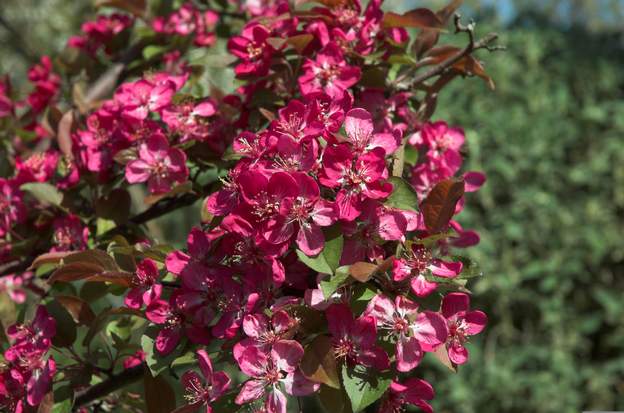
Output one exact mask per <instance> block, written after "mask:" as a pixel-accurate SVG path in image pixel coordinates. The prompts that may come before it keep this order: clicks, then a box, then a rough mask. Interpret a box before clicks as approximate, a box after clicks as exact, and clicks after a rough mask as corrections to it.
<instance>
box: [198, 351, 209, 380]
mask: <svg viewBox="0 0 624 413" xmlns="http://www.w3.org/2000/svg"><path fill="white" fill-rule="evenodd" d="M197 361H198V362H199V368H200V369H201V371H202V373H203V374H204V377H205V378H206V382H207V383H211V382H212V362H211V361H210V357H208V353H206V350H203V349H202V350H197Z"/></svg>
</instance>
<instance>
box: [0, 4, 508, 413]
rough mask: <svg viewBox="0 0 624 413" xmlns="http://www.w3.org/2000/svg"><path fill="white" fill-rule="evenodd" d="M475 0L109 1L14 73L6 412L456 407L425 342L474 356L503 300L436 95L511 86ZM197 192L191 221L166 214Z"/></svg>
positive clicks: (0, 213) (447, 354) (469, 183)
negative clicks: (475, 257)
mask: <svg viewBox="0 0 624 413" xmlns="http://www.w3.org/2000/svg"><path fill="white" fill-rule="evenodd" d="M460 3H461V1H458V0H455V1H452V2H450V4H448V5H447V6H446V7H444V8H443V9H441V10H438V11H432V10H429V9H425V8H418V9H415V10H412V11H409V12H407V13H403V14H399V13H394V12H391V11H388V10H387V9H385V8H382V4H381V0H370V1H369V2H368V3H367V4H360V1H359V0H320V2H318V3H316V2H308V1H305V0H304V1H296V2H288V1H286V0H254V1H252V0H228V1H225V0H224V1H214V2H213V1H187V2H180V1H173V2H167V1H156V0H153V1H152V0H149V1H148V0H100V1H98V2H97V5H98V8H99V12H100V14H99V15H98V16H97V17H96V18H95V19H94V20H92V21H88V22H85V23H84V24H83V25H82V28H81V30H80V33H78V34H77V35H75V36H73V37H71V38H70V39H68V40H67V46H66V48H65V50H64V51H62V53H59V55H58V56H55V57H53V58H52V57H48V56H44V57H42V58H41V60H40V62H39V63H38V64H36V65H35V66H34V67H32V69H30V71H29V72H28V81H29V83H30V85H29V86H28V88H27V89H26V90H24V91H23V92H22V91H17V90H14V89H13V88H12V87H11V79H10V77H9V76H4V77H3V78H1V81H0V143H1V145H0V162H1V163H2V164H3V165H4V167H2V168H0V274H1V277H0V291H1V294H2V297H3V303H4V304H3V308H10V309H14V310H15V311H13V312H11V311H8V312H7V311H5V312H4V313H8V314H3V317H2V321H3V323H6V324H5V325H3V326H2V332H3V334H2V335H0V345H1V346H2V353H3V359H2V362H1V363H0V407H1V408H2V411H8V412H15V413H21V412H58V413H60V412H70V411H79V412H87V411H119V412H126V411H127V412H135V411H147V412H149V413H154V412H156V413H159V412H171V411H176V412H191V411H196V410H197V411H207V412H211V411H214V412H234V411H239V410H240V411H245V412H246V411H257V412H270V413H285V412H286V411H287V410H288V409H290V410H291V411H295V410H297V411H303V410H306V409H307V410H309V409H310V408H308V407H306V406H313V405H314V406H316V405H320V406H323V408H324V409H326V410H327V411H328V412H358V411H363V410H367V411H379V412H384V413H386V412H387V413H390V412H398V411H401V410H402V409H403V408H405V406H406V405H408V404H411V405H414V406H416V407H417V408H419V409H421V410H422V411H425V412H431V411H433V407H432V405H435V401H433V402H432V399H434V384H435V383H433V384H432V383H429V382H428V381H427V380H426V379H427V377H424V374H423V373H424V371H421V369H420V368H419V366H420V364H421V361H422V360H423V358H425V357H428V358H431V359H432V360H433V361H434V362H439V363H441V364H442V365H444V366H446V367H448V368H449V369H450V370H452V371H456V370H457V368H458V366H460V365H462V364H464V363H466V362H468V360H469V352H468V351H469V350H468V348H469V346H468V345H467V342H468V340H469V338H470V336H472V335H475V334H478V333H480V332H481V331H482V330H483V329H484V328H485V326H486V323H487V319H486V315H485V314H484V313H483V312H481V311H478V310H473V309H471V302H470V301H471V295H470V290H469V289H468V288H467V283H468V281H469V280H470V279H471V278H473V277H476V276H479V275H481V273H480V271H479V269H478V266H477V265H476V264H475V263H474V262H473V261H472V260H471V259H469V258H468V257H467V256H466V254H464V253H463V252H462V251H463V250H464V249H465V248H467V247H470V246H473V245H475V244H477V243H478V242H479V236H478V234H477V233H476V232H475V231H473V230H471V229H465V228H463V227H462V226H461V225H460V221H461V218H460V215H461V212H462V210H463V209H464V208H465V207H466V202H468V203H469V201H470V196H469V195H468V193H470V192H474V191H477V190H478V189H479V187H480V186H481V185H482V184H483V183H484V182H485V176H484V175H483V174H482V173H480V172H476V171H464V170H462V162H463V158H464V156H465V135H464V132H463V131H462V129H461V128H460V127H458V126H451V125H448V124H447V123H446V122H444V121H442V120H437V121H431V120H430V119H431V118H432V116H433V114H434V111H435V107H436V100H437V96H438V94H439V93H441V89H442V88H443V87H444V86H445V85H446V84H448V83H449V82H450V81H452V80H453V79H455V78H457V77H463V78H466V77H473V76H476V77H480V78H482V79H483V80H485V81H486V82H487V83H488V85H490V86H491V87H493V85H494V84H493V81H492V79H490V78H489V77H488V76H487V74H486V73H485V71H484V66H483V64H482V62H480V61H479V60H478V59H477V57H476V56H475V53H476V52H478V51H479V50H482V49H484V50H486V51H493V50H496V49H497V48H499V46H496V45H494V42H495V40H496V34H493V33H491V34H487V35H485V36H484V37H481V38H479V37H478V36H477V33H476V32H475V24H474V23H473V22H471V23H470V24H464V23H462V19H461V17H460V16H459V15H458V14H457V13H456V11H457V9H458V7H459V6H460ZM453 31H454V33H453ZM451 37H453V38H455V39H456V40H457V41H461V42H463V46H453V45H450V44H440V43H441V42H442V40H444V39H448V38H451ZM457 41H454V42H453V43H455V44H457ZM217 71H218V72H219V73H221V75H222V77H223V76H225V77H223V78H224V79H226V80H225V81H222V82H219V81H218V79H217V78H218V76H215V73H216V72H217ZM228 76H229V77H228ZM227 79H229V80H230V81H227ZM191 205H195V209H192V208H190V209H189V208H187V207H189V206H191ZM181 208H187V209H186V211H191V210H192V211H197V217H196V225H195V226H194V227H193V228H192V229H190V230H189V231H190V232H189V233H188V237H187V243H186V245H185V246H180V245H171V244H170V241H168V240H167V239H164V238H163V237H162V236H159V234H158V233H154V232H153V229H154V226H153V225H152V226H148V225H147V224H148V223H150V221H152V220H154V219H157V218H164V217H166V216H169V215H170V214H172V213H173V212H174V211H176V210H178V209H181ZM472 301H473V303H474V302H476V303H477V305H478V298H477V299H472ZM311 397H316V398H318V399H319V403H318V404H314V403H310V402H309V398H311Z"/></svg>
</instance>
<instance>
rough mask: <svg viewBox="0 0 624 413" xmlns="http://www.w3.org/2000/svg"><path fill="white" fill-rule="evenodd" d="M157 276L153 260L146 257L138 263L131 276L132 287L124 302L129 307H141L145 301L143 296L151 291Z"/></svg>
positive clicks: (157, 272) (156, 267) (156, 268)
mask: <svg viewBox="0 0 624 413" xmlns="http://www.w3.org/2000/svg"><path fill="white" fill-rule="evenodd" d="M158 277H159V271H158V266H157V265H156V262H155V261H154V260H151V259H149V258H146V259H144V260H143V261H141V262H140V263H138V264H137V269H136V272H135V274H134V277H133V278H132V285H133V288H132V289H130V291H128V294H127V295H126V298H125V300H124V303H125V304H126V305H127V306H128V307H130V308H141V306H142V305H143V302H144V301H145V300H144V299H143V296H144V295H145V294H148V295H149V294H150V293H151V290H152V288H153V287H154V285H155V284H156V282H157V281H158Z"/></svg>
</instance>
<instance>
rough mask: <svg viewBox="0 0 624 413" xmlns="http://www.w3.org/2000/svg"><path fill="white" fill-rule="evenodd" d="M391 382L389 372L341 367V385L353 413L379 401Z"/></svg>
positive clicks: (360, 367)
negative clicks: (349, 401)
mask: <svg viewBox="0 0 624 413" xmlns="http://www.w3.org/2000/svg"><path fill="white" fill-rule="evenodd" d="M391 381H392V376H391V374H390V372H378V371H374V372H373V371H369V370H367V369H365V368H363V367H362V366H356V367H355V368H349V367H347V366H343V367H342V383H343V385H344V388H345V391H346V392H347V395H348V396H349V400H351V408H352V409H353V411H354V412H359V411H362V410H364V409H365V408H366V407H367V406H370V405H371V404H373V403H374V402H376V401H377V400H379V399H380V398H381V396H383V394H384V393H385V392H386V390H387V389H388V387H389V386H390V382H391Z"/></svg>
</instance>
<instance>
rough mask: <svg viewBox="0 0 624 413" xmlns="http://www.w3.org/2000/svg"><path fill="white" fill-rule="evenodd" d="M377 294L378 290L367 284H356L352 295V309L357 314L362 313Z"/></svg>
mask: <svg viewBox="0 0 624 413" xmlns="http://www.w3.org/2000/svg"><path fill="white" fill-rule="evenodd" d="M376 295H377V291H375V290H373V289H372V288H371V287H370V286H368V285H366V284H356V286H355V289H354V290H353V295H352V297H351V310H353V312H354V313H355V314H361V313H362V312H363V311H364V310H365V309H366V306H367V305H368V302H369V301H370V300H372V299H373V297H374V296H376Z"/></svg>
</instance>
